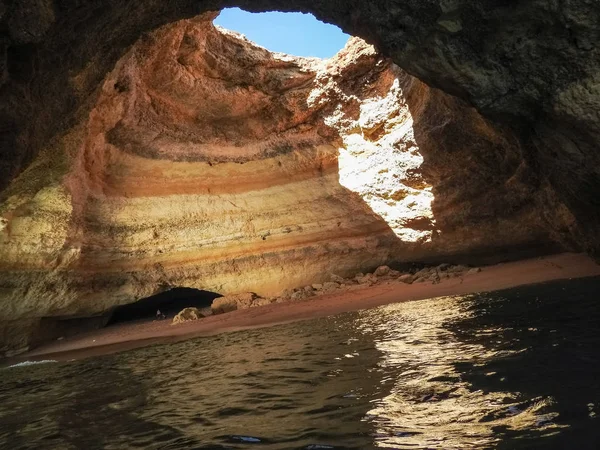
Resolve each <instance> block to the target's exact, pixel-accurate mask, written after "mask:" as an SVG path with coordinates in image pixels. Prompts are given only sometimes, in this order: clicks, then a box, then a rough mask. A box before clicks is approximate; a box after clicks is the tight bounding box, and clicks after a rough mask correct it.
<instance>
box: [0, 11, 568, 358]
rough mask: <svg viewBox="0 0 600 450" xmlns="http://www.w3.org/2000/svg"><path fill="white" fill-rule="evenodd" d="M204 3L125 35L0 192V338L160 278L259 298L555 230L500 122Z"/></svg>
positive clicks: (358, 46)
mask: <svg viewBox="0 0 600 450" xmlns="http://www.w3.org/2000/svg"><path fill="white" fill-rule="evenodd" d="M214 17H215V14H212V13H209V14H205V15H202V16H199V17H197V18H195V19H191V20H185V21H181V22H177V23H173V24H170V25H167V26H164V27H163V28H161V29H159V30H157V31H155V32H153V33H150V34H146V35H144V36H143V37H142V38H141V39H140V40H139V41H138V42H137V43H136V44H135V45H134V46H133V47H132V48H131V49H130V50H129V51H128V52H127V53H126V54H125V55H124V56H123V57H122V58H121V59H120V60H119V61H118V62H117V64H116V66H115V67H114V69H113V70H112V72H110V73H109V74H108V75H107V76H106V78H105V79H104V81H103V82H102V84H101V86H100V88H99V90H98V92H97V93H96V95H95V96H94V97H92V100H93V101H92V103H91V104H90V105H85V106H82V108H81V109H80V110H79V112H78V114H77V115H76V117H77V121H76V123H74V124H73V125H72V126H71V127H70V128H68V130H67V131H66V132H64V133H59V134H57V135H56V136H55V137H54V138H53V139H52V140H50V141H49V142H48V144H47V145H46V146H45V148H44V149H43V150H42V151H41V152H40V153H39V155H38V156H37V157H36V158H35V159H34V161H33V162H32V164H31V165H30V166H29V167H28V168H27V169H26V170H25V171H23V172H22V173H21V174H20V175H19V177H17V178H16V179H14V180H13V181H12V183H11V184H10V185H9V186H8V188H7V189H5V190H4V192H3V193H2V196H1V197H0V201H1V203H0V216H1V217H2V222H1V223H0V318H1V319H2V325H0V328H2V329H3V334H4V337H3V338H2V339H3V342H4V344H3V345H4V347H3V348H2V350H3V351H6V350H9V351H14V350H15V349H16V350H19V349H23V348H26V347H27V345H30V344H31V343H32V340H31V339H30V337H31V336H34V335H35V336H41V337H39V338H38V337H36V340H38V339H43V338H45V337H46V336H47V333H39V330H38V329H39V326H38V325H39V321H40V320H41V319H42V318H48V317H56V318H66V317H87V316H93V315H101V314H103V313H106V312H108V311H110V310H111V309H112V308H114V307H115V306H117V305H121V304H126V303H131V302H134V301H136V300H139V299H140V298H144V297H147V296H149V295H152V294H155V293H157V292H160V291H161V290H165V289H168V288H170V287H191V288H197V289H204V290H209V291H213V292H218V293H220V294H234V293H238V292H256V293H258V294H261V295H271V294H275V293H277V292H279V291H281V290H283V289H285V288H291V287H297V286H301V285H304V284H310V283H314V282H319V281H323V280H325V279H326V278H328V277H329V276H330V275H331V274H332V273H336V274H338V275H342V276H345V275H352V274H354V273H356V272H359V271H365V270H369V269H372V268H374V267H376V266H378V265H381V264H384V263H391V262H410V261H423V260H429V261H441V260H452V259H453V258H454V259H455V258H457V257H458V256H464V255H476V254H480V253H490V252H499V255H500V257H504V256H506V253H503V252H505V251H508V250H507V249H511V248H513V247H524V246H529V245H538V246H539V245H551V243H552V242H553V241H554V239H555V238H556V234H555V230H556V229H557V228H560V227H562V228H565V229H568V228H569V227H571V226H573V218H572V216H571V215H570V213H569V212H568V210H567V209H566V208H565V207H564V206H563V205H562V204H561V203H560V202H559V201H558V200H557V199H556V198H555V196H554V194H553V191H552V190H551V189H550V188H549V187H548V186H547V185H546V184H545V182H543V181H542V180H540V179H539V178H538V177H537V176H536V175H535V173H534V172H533V171H532V170H531V169H530V168H529V166H528V164H527V163H526V162H525V160H524V158H523V155H522V150H521V146H520V144H519V141H518V139H516V138H515V137H514V135H513V134H512V133H511V132H510V131H509V130H504V129H502V128H500V127H498V126H496V125H493V124H491V123H490V122H488V121H486V120H485V119H483V118H482V117H481V116H480V115H479V114H478V113H477V112H476V111H475V110H474V109H472V108H470V107H468V106H467V105H466V104H465V103H463V102H462V101H461V100H458V99H455V98H453V97H449V96H448V95H446V94H443V93H442V92H440V91H436V90H434V89H431V88H429V87H427V86H426V85H425V84H423V83H421V82H419V81H418V80H416V79H415V78H413V77H411V76H409V75H407V74H406V73H405V72H403V71H402V70H401V69H399V68H398V67H397V66H395V65H394V64H393V63H392V62H391V61H390V60H388V59H385V58H383V57H382V56H380V55H379V54H378V53H377V52H375V50H374V49H373V47H371V46H369V45H367V44H365V43H364V42H363V41H362V40H360V39H352V40H351V41H350V42H349V43H348V45H347V47H346V48H345V49H344V50H342V51H341V52H340V53H339V54H338V55H337V56H336V57H334V58H333V59H331V60H327V61H320V60H316V59H306V58H294V57H290V56H286V55H277V54H271V53H269V52H268V51H267V50H265V49H263V48H260V47H257V46H255V45H254V44H252V43H250V42H248V41H246V40H245V39H244V38H242V37H240V36H238V35H236V34H234V33H231V32H226V31H223V30H218V29H216V28H215V27H214V26H213V25H212V19H213V18H214ZM86 82H87V81H86V74H85V71H83V72H80V73H79V74H76V73H75V74H73V76H72V78H71V83H73V85H77V84H78V83H79V84H81V85H82V86H83V84H85V83H86ZM82 89H83V88H82ZM21 323H22V324H23V326H22V327H20V328H19V324H21ZM46 323H47V320H46ZM25 325H27V326H25ZM15 329H21V330H23V333H15V332H14V330H15Z"/></svg>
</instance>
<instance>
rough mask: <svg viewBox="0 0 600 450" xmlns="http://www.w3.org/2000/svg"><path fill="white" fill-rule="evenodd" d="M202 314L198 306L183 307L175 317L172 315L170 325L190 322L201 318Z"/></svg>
mask: <svg viewBox="0 0 600 450" xmlns="http://www.w3.org/2000/svg"><path fill="white" fill-rule="evenodd" d="M203 317H204V315H203V314H202V313H201V312H200V310H199V309H198V308H184V309H183V310H181V311H180V312H179V313H178V314H177V315H176V316H175V317H173V322H172V323H171V324H172V325H177V324H180V323H184V322H192V321H194V320H199V319H202V318H203Z"/></svg>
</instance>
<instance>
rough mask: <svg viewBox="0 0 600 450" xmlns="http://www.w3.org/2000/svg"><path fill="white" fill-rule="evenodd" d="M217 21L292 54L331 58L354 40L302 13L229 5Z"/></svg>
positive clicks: (271, 47)
mask: <svg viewBox="0 0 600 450" xmlns="http://www.w3.org/2000/svg"><path fill="white" fill-rule="evenodd" d="M213 23H214V24H215V25H217V26H219V27H221V28H225V29H227V30H230V31H234V32H236V33H240V34H243V35H244V36H246V38H248V39H249V40H250V41H252V42H254V43H256V44H258V45H260V46H261V47H264V48H266V49H267V50H269V51H271V52H276V53H285V54H287V55H291V56H300V57H313V58H320V59H328V58H331V57H332V56H334V55H335V54H336V53H337V52H339V51H340V50H341V49H342V48H344V46H345V45H346V42H348V39H350V36H349V35H348V34H346V33H344V32H343V31H342V30H341V29H340V28H339V27H337V26H335V25H331V24H328V23H325V22H321V21H320V20H318V19H317V18H316V17H315V16H314V15H312V14H306V13H301V12H278V11H271V12H261V13H252V12H248V11H244V10H243V9H240V8H225V9H223V10H222V11H221V12H220V14H219V16H218V17H217V18H216V19H215V20H214V21H213Z"/></svg>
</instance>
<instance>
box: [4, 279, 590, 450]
mask: <svg viewBox="0 0 600 450" xmlns="http://www.w3.org/2000/svg"><path fill="white" fill-rule="evenodd" d="M599 288H600V279H598V278H596V279H586V280H577V281H567V282H554V283H549V284H546V285H538V286H531V287H526V288H519V289H511V290H506V291H502V292H496V293H492V294H482V295H471V296H466V297H447V298H438V299H432V300H424V301H418V302H411V303H402V304H397V305H391V306H386V307H381V308H376V309H372V310H366V311H360V312H355V313H346V314H341V315H338V316H335V317H331V318H325V319H316V320H311V321H306V322H299V323H295V324H290V325H285V326H277V327H272V328H268V329H260V330H253V331H243V332H237V333H229V334H223V335H220V336H216V337H208V338H200V339H195V340H190V341H186V342H182V343H177V344H169V345H158V346H154V347H149V348H144V349H138V350H135V351H130V352H126V353H121V354H116V355H109V356H104V357H100V358H91V359H87V360H82V361H72V362H68V363H45V364H37V365H29V366H20V367H11V368H5V369H0V400H1V401H0V447H1V448H6V449H18V448H31V449H125V448H143V449H180V448H183V449H225V448H228V449H245V448H256V449H324V448H336V449H339V448H344V449H355V448H356V449H368V448H399V449H405V448H406V449H409V448H410V449H414V448H429V449H437V448H442V449H452V448H460V449H465V448H466V449H468V448H477V449H485V448H494V449H554V448H556V449H598V448H600V431H599V430H600V422H599V419H598V417H597V415H598V414H599V413H600V411H599V406H598V405H599V404H600V303H599V302H598V300H599V298H598V292H599Z"/></svg>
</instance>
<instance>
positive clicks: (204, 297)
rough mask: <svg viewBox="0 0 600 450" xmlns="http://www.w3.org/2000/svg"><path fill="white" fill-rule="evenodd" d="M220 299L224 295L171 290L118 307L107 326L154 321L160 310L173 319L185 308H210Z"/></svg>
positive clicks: (185, 289)
mask: <svg viewBox="0 0 600 450" xmlns="http://www.w3.org/2000/svg"><path fill="white" fill-rule="evenodd" d="M219 297H222V295H221V294H217V293H216V292H211V291H203V290H200V289H193V288H185V287H180V288H173V289H169V290H168V291H165V292H161V293H160V294H156V295H151V296H150V297H146V298H143V299H141V300H138V301H137V302H135V303H130V304H128V305H123V306H119V307H117V308H116V309H115V310H114V311H113V313H112V316H111V318H110V320H109V321H108V324H107V326H110V325H114V324H117V323H122V322H130V321H134V320H144V319H146V320H147V319H153V318H155V317H156V311H157V310H160V312H161V313H163V314H164V315H165V316H167V318H171V317H174V316H175V315H176V314H177V313H178V312H180V311H181V310H182V309H184V308H188V307H194V308H198V309H204V308H210V305H211V303H212V301H213V300H214V299H215V298H219Z"/></svg>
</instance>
